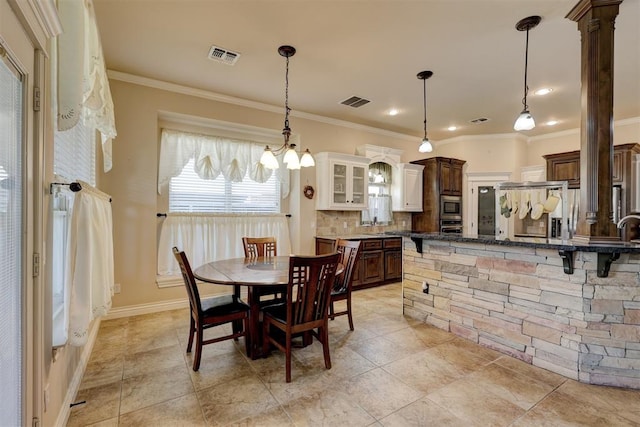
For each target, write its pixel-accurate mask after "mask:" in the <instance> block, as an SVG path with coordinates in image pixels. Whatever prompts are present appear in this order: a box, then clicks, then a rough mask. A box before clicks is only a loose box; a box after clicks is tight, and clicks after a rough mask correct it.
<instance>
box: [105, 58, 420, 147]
mask: <svg viewBox="0 0 640 427" xmlns="http://www.w3.org/2000/svg"><path fill="white" fill-rule="evenodd" d="M107 76H108V77H109V78H110V79H113V80H118V81H122V82H126V83H132V84H137V85H140V86H147V87H151V88H154V89H160V90H166V91H168V92H175V93H179V94H182V95H189V96H195V97H198V98H204V99H209V100H212V101H217V102H224V103H226V104H233V105H239V106H241V107H248V108H254V109H256V110H261V111H268V112H270V113H281V112H282V107H276V106H273V105H269V104H264V103H262V102H255V101H249V100H246V99H242V98H236V97H233V96H228V95H222V94H219V93H215V92H211V91H208V90H203V89H196V88H192V87H188V86H182V85H178V84H175V83H168V82H163V81H160V80H155V79H150V78H148V77H141V76H136V75H134V74H129V73H123V72H121V71H115V70H107ZM289 114H290V115H291V116H294V117H300V118H302V119H308V120H313V121H315V122H320V123H325V124H329V125H334V126H341V127H345V128H349V129H354V130H361V131H364V132H369V133H373V134H376V135H382V136H388V137H391V138H397V139H401V140H405V141H415V140H416V137H415V136H414V135H407V134H403V133H398V132H392V131H389V130H385V129H380V128H375V127H373V126H366V125H361V124H357V123H352V122H347V121H345V120H339V119H332V118H329V117H324V116H319V115H317V114H311V113H305V112H302V111H291V112H290V113H289Z"/></svg>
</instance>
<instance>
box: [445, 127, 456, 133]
mask: <svg viewBox="0 0 640 427" xmlns="http://www.w3.org/2000/svg"><path fill="white" fill-rule="evenodd" d="M456 129H458V126H449V127H448V128H447V130H448V131H451V132H453V131H454V130H456Z"/></svg>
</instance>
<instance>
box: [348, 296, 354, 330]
mask: <svg viewBox="0 0 640 427" xmlns="http://www.w3.org/2000/svg"><path fill="white" fill-rule="evenodd" d="M347 316H348V317H349V329H351V330H352V331H353V316H352V315H351V295H349V296H348V297H347Z"/></svg>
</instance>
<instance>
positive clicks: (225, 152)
mask: <svg viewBox="0 0 640 427" xmlns="http://www.w3.org/2000/svg"><path fill="white" fill-rule="evenodd" d="M263 151H264V144H259V143H255V142H251V141H244V140H239V139H231V138H223V137H217V136H209V135H200V134H195V133H188V132H182V131H175V130H170V129H162V138H161V143H160V165H159V168H158V194H160V193H161V190H162V188H163V187H164V186H165V185H167V184H168V183H169V181H170V180H171V178H172V177H174V176H178V175H180V172H182V169H183V168H184V166H185V165H186V164H187V162H189V160H190V159H192V158H193V159H195V162H194V170H195V172H196V173H197V174H198V176H199V177H200V178H202V179H216V178H217V177H218V176H219V175H220V174H222V176H224V178H225V179H226V180H227V181H231V182H242V180H243V179H244V177H245V176H246V175H247V172H248V173H249V178H250V179H252V180H253V181H256V182H266V181H267V180H268V179H269V178H270V177H271V175H272V174H273V173H276V174H277V176H278V179H279V182H280V193H281V195H282V198H283V199H284V198H286V197H287V196H288V195H289V170H288V169H286V168H280V169H276V170H275V171H273V170H271V169H267V168H265V167H264V166H263V165H262V164H261V163H260V157H261V156H262V153H263Z"/></svg>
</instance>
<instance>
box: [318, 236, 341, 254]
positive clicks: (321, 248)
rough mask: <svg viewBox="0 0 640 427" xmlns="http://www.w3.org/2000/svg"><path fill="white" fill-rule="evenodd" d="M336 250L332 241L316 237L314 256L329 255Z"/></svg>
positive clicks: (334, 242)
mask: <svg viewBox="0 0 640 427" xmlns="http://www.w3.org/2000/svg"><path fill="white" fill-rule="evenodd" d="M335 250H336V241H335V240H334V239H323V238H321V237H316V255H324V254H330V253H331V252H335Z"/></svg>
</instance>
